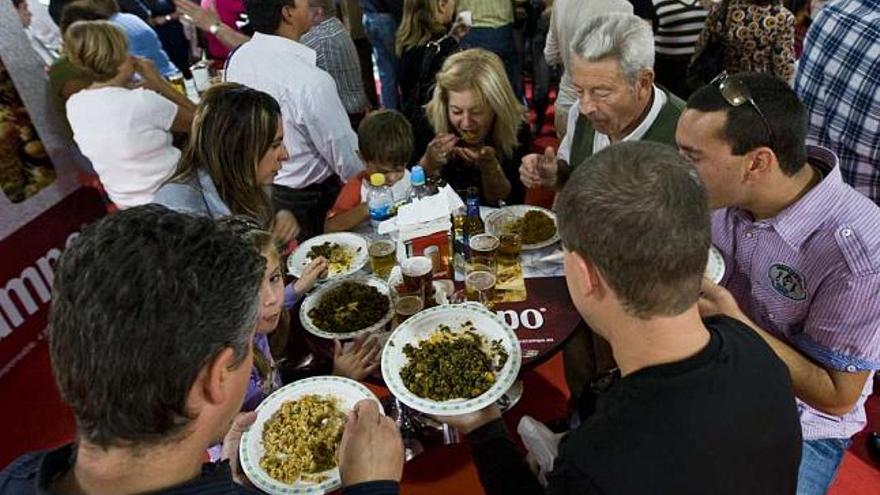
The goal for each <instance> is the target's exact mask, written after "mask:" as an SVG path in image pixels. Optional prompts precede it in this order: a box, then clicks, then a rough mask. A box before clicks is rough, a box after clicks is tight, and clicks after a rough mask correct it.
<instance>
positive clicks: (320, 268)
mask: <svg viewBox="0 0 880 495" xmlns="http://www.w3.org/2000/svg"><path fill="white" fill-rule="evenodd" d="M325 276H327V258H324V257H323V256H319V257H317V258H315V259H313V260H312V261H311V262H309V264H308V265H306V267H305V268H303V273H302V277H300V278H299V280H297V281H296V282H294V283H293V291H294V292H296V294H297V295H301V294H305V293H306V292H308V291H310V290H312V287H314V286H315V283H316V282H317V281H318V279H319V278H321V277H325Z"/></svg>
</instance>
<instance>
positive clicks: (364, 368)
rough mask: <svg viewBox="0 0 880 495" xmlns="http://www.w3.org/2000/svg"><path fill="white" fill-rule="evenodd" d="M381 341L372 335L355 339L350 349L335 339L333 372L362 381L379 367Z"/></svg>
mask: <svg viewBox="0 0 880 495" xmlns="http://www.w3.org/2000/svg"><path fill="white" fill-rule="evenodd" d="M380 350H381V349H380V347H379V341H378V339H376V337H374V336H372V335H361V336H359V337H357V338H355V339H354V343H353V344H352V346H351V348H349V349H348V350H343V348H342V343H341V342H339V341H338V340H335V341H333V374H334V375H336V376H344V377H347V378H351V379H352V380H358V381H361V380H363V379H364V378H366V377H367V376H369V375H370V374H371V373H373V372H374V371H376V369H377V368H378V367H379V351H380Z"/></svg>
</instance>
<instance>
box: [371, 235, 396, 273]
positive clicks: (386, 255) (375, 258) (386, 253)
mask: <svg viewBox="0 0 880 495" xmlns="http://www.w3.org/2000/svg"><path fill="white" fill-rule="evenodd" d="M367 253H368V254H369V255H370V269H371V270H372V271H373V273H374V274H375V275H376V276H378V277H382V278H383V279H385V280H388V275H390V274H391V269H392V268H394V265H396V264H397V246H395V245H394V242H392V241H389V240H387V239H380V240H378V241H373V243H372V244H370V247H368V248H367Z"/></svg>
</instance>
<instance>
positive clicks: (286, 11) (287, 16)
mask: <svg viewBox="0 0 880 495" xmlns="http://www.w3.org/2000/svg"><path fill="white" fill-rule="evenodd" d="M306 8H308V7H306ZM296 9H297V7H296V3H295V1H294V2H291V3H289V4H287V5H285V6H284V7H281V24H289V25H292V24H295V22H294V18H295V17H296ZM279 27H281V26H279Z"/></svg>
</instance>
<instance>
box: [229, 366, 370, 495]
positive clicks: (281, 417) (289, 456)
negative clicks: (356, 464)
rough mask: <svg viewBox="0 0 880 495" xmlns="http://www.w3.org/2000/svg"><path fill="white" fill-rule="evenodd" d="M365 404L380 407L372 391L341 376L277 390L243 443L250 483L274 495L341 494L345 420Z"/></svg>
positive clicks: (244, 465) (261, 408) (241, 452)
mask: <svg viewBox="0 0 880 495" xmlns="http://www.w3.org/2000/svg"><path fill="white" fill-rule="evenodd" d="M363 399H370V400H374V401H376V403H377V404H379V400H378V399H377V398H376V396H375V395H373V393H372V392H370V390H369V389H367V388H366V387H364V386H363V385H361V384H360V383H358V382H356V381H354V380H349V379H348V378H341V377H337V376H318V377H313V378H306V379H304V380H300V381H297V382H294V383H291V384H290V385H287V386H285V387H282V388H280V389H278V390H277V391H275V393H273V394H272V395H270V396H269V397H267V398H266V399H265V400H264V401H263V402H262V403H261V404H260V406H259V407H257V420H256V421H255V422H254V424H253V425H252V426H251V427H250V429H248V431H246V432H245V433H244V435H243V436H242V439H241V445H240V446H239V456H240V457H239V459H240V461H241V465H242V468H243V469H244V472H245V474H246V475H247V477H248V479H249V480H251V482H252V483H253V484H254V486H256V487H257V488H259V489H260V490H262V491H264V492H266V493H269V494H279V495H281V494H284V495H287V494H319V493H328V492H331V491H333V490H336V489H338V488H339V487H340V486H341V481H340V477H339V467H338V450H339V444H340V442H341V441H342V431H343V429H344V427H345V421H346V416H345V415H346V413H348V412H349V411H351V410H352V409H354V405H355V404H357V403H358V402H359V401H361V400H363ZM379 411H382V407H381V405H380V406H379ZM383 414H384V413H383Z"/></svg>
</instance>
